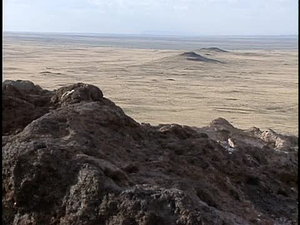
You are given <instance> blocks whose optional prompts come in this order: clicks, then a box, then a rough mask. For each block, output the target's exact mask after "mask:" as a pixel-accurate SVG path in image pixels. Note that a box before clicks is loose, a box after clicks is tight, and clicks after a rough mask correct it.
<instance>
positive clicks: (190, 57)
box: [180, 52, 222, 63]
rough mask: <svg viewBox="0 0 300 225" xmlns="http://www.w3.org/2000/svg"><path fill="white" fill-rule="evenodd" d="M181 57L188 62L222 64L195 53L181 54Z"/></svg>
mask: <svg viewBox="0 0 300 225" xmlns="http://www.w3.org/2000/svg"><path fill="white" fill-rule="evenodd" d="M180 56H181V57H183V58H185V59H187V60H192V61H201V62H212V63H222V62H221V61H219V60H215V59H209V58H206V57H204V56H202V55H199V54H197V53H195V52H184V53H182V54H180Z"/></svg>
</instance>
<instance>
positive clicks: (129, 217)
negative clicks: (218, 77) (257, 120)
mask: <svg viewBox="0 0 300 225" xmlns="http://www.w3.org/2000/svg"><path fill="white" fill-rule="evenodd" d="M2 91H3V96H2V100H3V101H2V112H3V119H2V120H3V124H4V125H5V126H3V129H2V132H3V136H2V223H3V224H36V225H40V224H86V225H90V224H91V225H92V224H95V225H96V224H99V225H101V224H107V225H113V224H117V225H118V224H120V225H135V224H141V225H173V224H177V225H201V224H203V225H204V224H212V225H214V224H216V225H235V224H236V225H237V224H243V225H246V224H266V225H267V224H297V222H298V221H297V216H298V206H297V204H298V158H297V157H298V149H297V146H298V142H297V138H296V137H290V136H284V135H279V134H277V133H276V132H274V131H268V132H267V131H260V130H259V129H258V128H253V129H250V130H247V131H244V130H240V129H237V128H235V127H233V126H232V125H231V124H230V123H229V122H227V121H226V120H225V119H222V118H219V119H216V120H214V121H213V122H212V123H211V124H210V125H209V126H208V127H204V128H194V127H189V126H181V125H178V124H161V125H158V126H151V125H150V124H144V123H142V124H139V123H137V122H136V121H134V120H133V119H132V118H130V117H129V116H127V115H126V114H125V113H124V112H123V110H122V109H121V108H120V107H118V106H117V105H115V104H114V103H113V102H112V101H110V100H108V99H106V98H105V97H104V96H103V94H102V92H101V90H100V89H99V88H98V87H95V86H93V85H87V84H82V83H78V84H74V85H71V86H67V87H62V88H60V89H58V90H54V91H46V90H42V89H41V88H40V87H39V86H37V85H34V84H33V83H31V82H28V81H26V82H25V81H14V82H13V81H6V82H4V83H3V84H2Z"/></svg>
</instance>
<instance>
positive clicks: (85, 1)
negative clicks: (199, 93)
mask: <svg viewBox="0 0 300 225" xmlns="http://www.w3.org/2000/svg"><path fill="white" fill-rule="evenodd" d="M3 7H4V8H3V19H4V22H3V25H4V31H26V32H66V33H109V34H154V35H155V34H159V35H160V34H163V35H164V34H171V35H174V34H175V35H298V1H296V0H263V1H261V0H252V1H249V0H144V1H140V0H51V1H46V0H4V2H3Z"/></svg>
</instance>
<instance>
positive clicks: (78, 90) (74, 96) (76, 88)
mask: <svg viewBox="0 0 300 225" xmlns="http://www.w3.org/2000/svg"><path fill="white" fill-rule="evenodd" d="M102 98H103V94H102V91H101V90H100V89H99V88H98V87H96V86H94V85H89V84H83V83H77V84H73V85H70V86H67V87H61V88H59V89H58V90H57V91H56V93H55V95H54V96H53V97H52V99H51V102H53V103H54V104H58V105H66V104H74V103H79V102H81V101H100V100H101V99H102Z"/></svg>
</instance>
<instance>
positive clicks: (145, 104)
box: [3, 38, 298, 135]
mask: <svg viewBox="0 0 300 225" xmlns="http://www.w3.org/2000/svg"><path fill="white" fill-rule="evenodd" d="M206 44H207V46H206V47H211V46H212V45H209V43H206ZM214 47H215V46H214ZM217 47H220V46H217ZM227 50H228V49H227ZM187 51H191V49H190V48H189V49H186V50H185V49H183V50H177V49H170V50H167V49H163V50H160V49H150V48H145V49H143V48H140V47H139V48H132V47H131V48H125V47H122V46H115V47H104V46H97V45H81V44H72V43H71V44H65V43H64V42H62V43H60V42H47V43H46V44H45V42H39V41H37V40H32V41H22V39H9V38H6V39H4V44H3V56H4V59H3V61H4V64H3V71H4V73H3V80H6V79H12V80H16V79H24V80H31V81H33V82H34V83H36V84H39V85H40V86H41V87H42V88H46V89H57V88H59V87H61V86H64V85H67V84H72V83H74V82H85V83H90V84H94V85H96V86H98V87H99V88H100V89H101V90H102V91H103V93H104V96H105V97H107V98H109V99H111V100H112V101H114V102H115V103H116V104H118V105H119V106H121V107H122V108H123V109H124V110H125V112H126V113H127V114H128V115H129V116H131V117H133V118H134V119H135V120H137V121H138V122H148V123H151V124H153V125H155V124H159V123H179V124H186V125H191V126H197V127H201V126H206V125H207V124H208V123H209V122H210V121H212V120H213V119H215V118H217V117H224V118H226V119H227V120H228V121H230V122H231V123H232V124H233V125H234V126H236V127H239V128H244V129H247V128H250V127H252V126H256V127H259V128H262V129H265V128H271V129H274V130H275V131H278V132H281V133H285V134H294V135H297V133H298V50H297V49H294V50H293V49H278V50H271V49H261V50H257V49H254V50H253V49H252V50H251V49H250V50H246V49H243V50H235V49H234V48H233V49H231V50H229V51H228V52H221V51H211V50H207V49H205V50H203V49H201V48H200V47H199V48H194V49H193V50H192V51H193V52H195V53H196V54H199V55H201V56H203V57H205V58H208V59H213V60H208V61H201V60H200V61H197V60H190V59H188V58H187V57H185V56H184V55H182V53H184V52H187ZM216 60H217V61H216ZM218 61H219V62H218Z"/></svg>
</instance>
